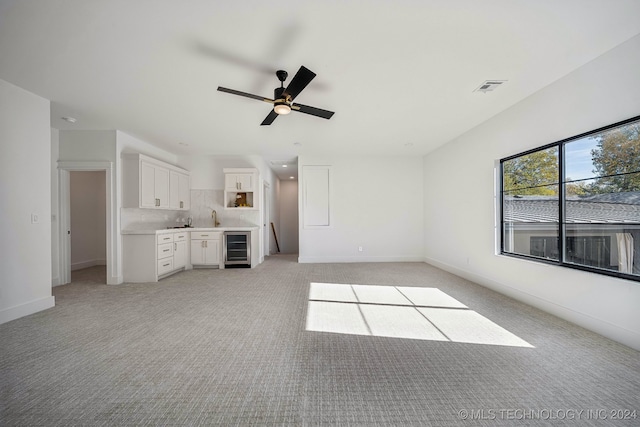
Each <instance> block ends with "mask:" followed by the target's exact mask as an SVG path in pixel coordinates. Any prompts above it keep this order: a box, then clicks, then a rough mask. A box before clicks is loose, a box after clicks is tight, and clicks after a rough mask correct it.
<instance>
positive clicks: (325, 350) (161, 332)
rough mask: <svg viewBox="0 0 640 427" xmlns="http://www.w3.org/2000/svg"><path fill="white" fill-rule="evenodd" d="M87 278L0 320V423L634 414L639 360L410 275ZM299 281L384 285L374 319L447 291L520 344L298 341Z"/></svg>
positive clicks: (330, 335)
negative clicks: (389, 298)
mask: <svg viewBox="0 0 640 427" xmlns="http://www.w3.org/2000/svg"><path fill="white" fill-rule="evenodd" d="M94 269H95V270H87V271H80V272H74V273H75V276H74V283H72V284H70V285H65V286H59V287H56V288H54V295H55V297H56V306H55V307H54V308H52V309H50V310H47V311H44V312H41V313H37V314H35V315H32V316H28V317H26V318H22V319H18V320H15V321H12V322H9V323H6V324H3V325H0V425H3V426H4V425H7V426H14V425H20V426H35V425H42V426H71V425H103V426H112V425H222V426H229V425H231V426H248V425H354V426H373V425H380V426H387V425H420V426H458V425H491V426H495V425H511V426H516V425H517V426H521V425H565V424H566V425H580V426H584V425H593V426H601V425H615V426H622V425H638V423H639V421H638V417H636V419H635V420H634V419H627V420H617V419H614V417H615V416H616V415H620V416H623V417H624V416H626V417H627V418H630V417H631V416H632V415H631V414H632V413H631V411H640V357H639V356H640V354H639V353H638V352H637V351H634V350H632V349H630V348H628V347H625V346H623V345H620V344H617V343H615V342H612V341H610V340H608V339H605V338H603V337H601V336H598V335H596V334H594V333H591V332H589V331H586V330H584V329H582V328H579V327H577V326H574V325H572V324H570V323H568V322H565V321H563V320H560V319H558V318H555V317H553V316H550V315H547V314H545V313H543V312H541V311H539V310H536V309H534V308H531V307H528V306H526V305H523V304H521V303H518V302H516V301H514V300H511V299H509V298H506V297H504V296H501V295H499V294H496V293H494V292H492V291H489V290H487V289H485V288H482V287H480V286H478V285H474V284H472V283H470V282H468V281H465V280H463V279H460V278H458V277H456V276H453V275H450V274H448V273H445V272H443V271H441V270H438V269H436V268H433V267H430V266H428V265H426V264H421V263H388V264H387V263H385V264H297V263H296V262H295V257H292V256H273V257H270V258H269V259H268V260H267V261H266V262H265V263H264V264H262V265H260V266H259V267H258V268H256V269H252V270H248V269H233V270H222V271H217V270H193V271H188V272H183V273H180V274H177V275H174V276H172V277H170V278H167V279H165V280H162V281H161V282H159V283H148V284H124V285H120V286H107V285H104V284H101V283H99V282H100V281H102V283H104V279H103V277H104V276H100V274H101V272H100V268H99V267H96V268H94ZM100 277H102V279H101V278H100ZM312 282H313V283H324V284H341V285H345V286H351V285H375V286H388V287H395V288H396V289H399V290H401V291H402V293H403V295H405V296H407V297H408V299H409V300H411V299H412V298H413V299H414V301H413V302H411V303H402V304H395V303H393V304H395V305H393V304H392V305H389V307H392V308H388V307H387V308H384V310H382V312H383V314H384V315H388V316H391V317H388V318H389V319H392V317H393V316H394V315H395V314H393V313H399V312H400V311H402V310H397V307H400V308H404V309H405V311H406V310H408V309H411V310H417V311H416V313H418V314H416V313H413V314H412V316H413V317H412V318H414V319H420V320H419V321H420V322H422V323H424V324H425V325H426V326H425V327H427V326H428V327H430V326H429V325H428V324H427V322H425V321H424V320H423V319H427V320H429V319H428V317H429V316H431V315H432V314H434V318H437V317H438V315H439V314H441V313H442V312H441V311H437V310H438V309H439V307H437V306H435V307H434V306H433V304H430V299H429V295H430V294H433V295H435V296H436V297H437V298H438V301H442V300H444V301H448V300H447V299H446V298H449V297H450V298H451V299H453V300H455V301H458V302H459V303H461V304H462V305H463V307H457V308H456V309H457V310H459V313H462V312H463V310H464V313H476V314H474V315H472V316H471V317H472V318H476V317H474V316H476V315H477V316H481V317H482V318H483V319H486V321H488V322H490V323H491V324H495V325H499V327H500V328H503V329H504V330H506V331H508V332H509V333H510V334H513V335H514V336H516V337H518V338H519V339H521V340H523V341H524V342H526V343H527V344H529V345H530V346H529V347H523V346H512V345H491V344H474V343H469V342H456V341H455V340H451V339H444V338H442V339H440V340H435V339H434V340H432V339H428V336H426V338H425V336H422V335H420V337H421V339H407V338H395V337H389V336H376V335H374V334H364V335H355V334H350V333H335V332H322V331H308V330H306V328H307V321H308V319H307V314H308V310H309V307H310V305H313V304H312V303H310V302H309V296H310V295H309V292H310V284H311V283H312ZM325 288H326V289H329V290H331V292H333V293H334V294H332V295H338V294H336V293H335V292H338V293H342V294H344V293H345V292H347V291H348V289H346V288H342V287H340V288H338V289H337V291H336V290H335V287H333V288H332V287H331V286H326V287H325ZM407 288H429V289H434V288H435V289H438V291H418V290H416V291H415V292H411V289H407ZM326 289H325V290H323V291H322V292H327V291H326ZM351 289H352V290H353V289H355V293H356V294H358V293H359V294H360V298H363V295H364V296H365V297H366V298H369V300H366V298H365V300H363V301H358V300H354V301H337V302H336V301H331V303H332V304H342V306H341V307H345V306H349V307H351V311H353V308H354V307H356V306H355V305H350V304H354V303H357V304H360V303H361V304H360V305H358V307H359V309H360V312H361V313H362V314H363V315H365V317H364V318H365V320H366V319H367V317H366V316H367V315H368V314H369V313H371V312H373V313H374V314H375V315H376V316H377V315H378V313H379V312H380V309H379V307H381V305H380V301H377V300H375V298H377V297H376V295H379V294H380V293H376V292H373V293H372V292H371V291H380V289H372V288H370V287H358V286H351ZM365 291H366V292H365ZM385 292H387V291H386V290H385ZM389 292H392V291H389ZM414 294H415V295H418V296H420V295H422V297H420V298H423V299H422V300H419V299H418V297H412V295H414ZM443 294H446V297H444V296H443ZM322 295H325V294H322ZM371 295H373V297H371ZM323 298H327V297H318V298H317V299H319V300H322V299H323ZM331 298H333V297H331ZM349 298H350V297H349ZM372 298H373V299H372ZM416 301H417V302H416ZM383 302H384V301H383ZM314 304H315V303H314ZM383 305H384V304H383ZM412 305H413V306H415V307H412ZM405 306H407V307H406V308H405ZM332 307H333V305H332ZM393 307H395V308H393ZM434 310H436V311H434ZM338 312H341V310H338ZM389 313H391V314H389ZM456 313H458V312H456ZM330 315H332V314H331V313H329V314H326V313H325V314H324V315H323V316H325V317H323V318H322V319H325V320H322V322H325V323H326V322H327V321H326V316H330ZM419 316H422V317H419ZM465 316H466V314H465ZM340 319H342V318H338V320H339V321H343V322H345V321H344V320H340ZM369 319H374V318H372V317H369ZM380 319H382V321H381V320H380ZM334 320H335V319H333V318H330V321H334ZM445 320H446V319H445ZM407 321H408V320H407ZM438 321H439V320H438V319H436V320H434V321H433V322H432V323H431V324H434V325H435V326H436V327H437V328H439V330H440V331H441V332H442V333H443V335H444V336H446V337H449V338H451V337H450V336H449V335H451V332H449V330H447V329H446V328H444V327H443V326H442V324H440V326H438ZM322 322H320V324H321V325H322V324H323V323H322ZM369 322H371V323H372V324H371V325H368V327H369V330H368V331H369V332H371V331H372V330H382V331H388V330H392V331H396V330H398V327H397V325H401V324H402V322H399V323H398V322H396V323H393V322H391V320H390V321H389V322H388V324H386V322H384V317H382V318H380V317H379V316H378V317H375V323H374V322H373V321H372V320H369ZM430 322H431V321H430ZM482 322H485V321H482ZM482 322H479V323H482ZM482 324H484V323H482ZM389 325H392V326H394V328H395V329H393V328H390V327H389ZM467 326H469V325H467ZM471 330H472V331H473V327H472V328H471ZM385 333H386V332H385ZM580 411H581V412H580ZM624 411H628V412H624ZM636 415H637V416H640V414H637V412H636Z"/></svg>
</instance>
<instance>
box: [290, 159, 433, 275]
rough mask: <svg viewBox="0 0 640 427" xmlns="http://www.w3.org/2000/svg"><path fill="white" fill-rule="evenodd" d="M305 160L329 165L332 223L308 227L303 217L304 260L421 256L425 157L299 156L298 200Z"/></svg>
mask: <svg viewBox="0 0 640 427" xmlns="http://www.w3.org/2000/svg"><path fill="white" fill-rule="evenodd" d="M307 165H309V166H313V165H316V166H322V165H330V166H331V180H332V183H331V190H330V193H331V194H330V197H331V200H330V203H331V227H329V228H327V229H305V228H304V225H303V221H302V218H300V221H299V222H300V225H299V233H300V247H299V261H300V262H384V261H421V260H423V250H422V234H423V203H422V197H423V188H422V187H423V177H422V159H420V158H418V157H409V156H402V157H366V156H359V157H336V158H320V157H310V156H300V157H299V158H298V174H299V179H300V183H299V190H298V192H299V200H300V201H299V203H300V204H302V196H301V194H302V189H303V188H304V167H305V166H307ZM302 209H303V207H302V206H301V207H300V212H301V214H302V212H303V211H302ZM358 246H362V248H363V251H362V252H358Z"/></svg>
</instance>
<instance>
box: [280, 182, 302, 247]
mask: <svg viewBox="0 0 640 427" xmlns="http://www.w3.org/2000/svg"><path fill="white" fill-rule="evenodd" d="M279 199H280V202H279V204H280V233H279V234H278V243H279V244H280V252H282V253H283V254H297V253H298V181H286V180H284V181H281V182H280V197H279Z"/></svg>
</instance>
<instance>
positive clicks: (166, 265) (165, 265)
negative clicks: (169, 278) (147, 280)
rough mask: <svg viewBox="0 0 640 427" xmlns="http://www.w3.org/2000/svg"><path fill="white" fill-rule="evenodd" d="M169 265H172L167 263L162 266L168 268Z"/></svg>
mask: <svg viewBox="0 0 640 427" xmlns="http://www.w3.org/2000/svg"><path fill="white" fill-rule="evenodd" d="M169 264H171V263H169V262H168V263H166V264H162V266H163V267H168V266H169Z"/></svg>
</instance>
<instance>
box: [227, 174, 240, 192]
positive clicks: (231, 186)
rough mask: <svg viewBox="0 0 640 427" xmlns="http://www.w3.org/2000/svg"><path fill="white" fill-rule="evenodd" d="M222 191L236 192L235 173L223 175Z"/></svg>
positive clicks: (236, 181) (236, 178) (236, 176)
mask: <svg viewBox="0 0 640 427" xmlns="http://www.w3.org/2000/svg"><path fill="white" fill-rule="evenodd" d="M224 189H225V190H231V191H237V190H238V175H237V174H235V173H227V174H225V175H224Z"/></svg>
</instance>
